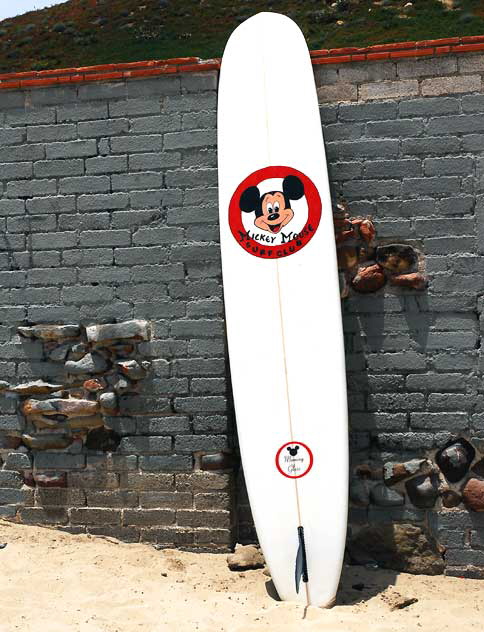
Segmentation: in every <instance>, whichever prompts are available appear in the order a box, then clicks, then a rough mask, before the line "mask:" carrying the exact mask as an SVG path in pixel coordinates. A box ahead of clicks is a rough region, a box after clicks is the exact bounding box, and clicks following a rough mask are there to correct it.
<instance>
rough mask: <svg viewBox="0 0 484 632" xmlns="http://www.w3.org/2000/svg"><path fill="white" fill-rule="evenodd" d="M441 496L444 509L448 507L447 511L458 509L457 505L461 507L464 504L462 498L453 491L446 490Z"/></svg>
mask: <svg viewBox="0 0 484 632" xmlns="http://www.w3.org/2000/svg"><path fill="white" fill-rule="evenodd" d="M440 496H441V498H442V504H443V505H444V507H447V509H451V508H452V507H457V505H460V503H461V502H462V496H461V495H460V494H459V493H458V492H456V491H454V490H453V489H444V490H443V491H441V492H440Z"/></svg>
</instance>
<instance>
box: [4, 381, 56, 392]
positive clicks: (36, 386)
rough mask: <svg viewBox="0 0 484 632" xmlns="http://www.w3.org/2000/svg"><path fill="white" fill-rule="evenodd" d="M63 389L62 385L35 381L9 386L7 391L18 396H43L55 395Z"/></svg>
mask: <svg viewBox="0 0 484 632" xmlns="http://www.w3.org/2000/svg"><path fill="white" fill-rule="evenodd" d="M63 388H64V385H63V384H50V383H49V382H44V380H35V381H34V382H25V383H24V384H18V385H17V386H11V387H10V388H9V389H8V390H9V391H10V392H11V393H17V394H18V395H43V394H46V393H55V392H56V391H59V390H61V389H63Z"/></svg>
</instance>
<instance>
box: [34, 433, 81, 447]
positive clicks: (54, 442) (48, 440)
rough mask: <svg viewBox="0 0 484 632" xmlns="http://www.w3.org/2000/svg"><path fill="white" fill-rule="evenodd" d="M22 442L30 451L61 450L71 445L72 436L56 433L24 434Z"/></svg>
mask: <svg viewBox="0 0 484 632" xmlns="http://www.w3.org/2000/svg"><path fill="white" fill-rule="evenodd" d="M22 441H23V443H24V444H25V445H26V446H27V447H29V448H30V449H31V450H62V449H64V448H67V447H69V446H70V445H71V443H72V436H70V435H68V434H65V433H56V432H48V433H39V434H24V435H22Z"/></svg>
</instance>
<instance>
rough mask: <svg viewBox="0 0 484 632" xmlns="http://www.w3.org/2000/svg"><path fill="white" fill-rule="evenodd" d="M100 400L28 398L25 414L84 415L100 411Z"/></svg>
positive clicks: (24, 406) (24, 408) (25, 404)
mask: <svg viewBox="0 0 484 632" xmlns="http://www.w3.org/2000/svg"><path fill="white" fill-rule="evenodd" d="M98 410H99V404H98V402H95V401H91V400H90V399H77V398H70V399H44V400H36V399H27V400H26V401H25V402H24V405H23V412H24V414H25V415H31V414H41V415H43V416H50V415H58V414H60V415H63V416H67V417H83V416H88V415H92V414H93V413H96V412H98Z"/></svg>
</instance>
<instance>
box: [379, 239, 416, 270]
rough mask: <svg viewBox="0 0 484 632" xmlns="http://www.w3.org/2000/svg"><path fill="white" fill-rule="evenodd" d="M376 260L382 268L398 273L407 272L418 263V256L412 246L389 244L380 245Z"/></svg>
mask: <svg viewBox="0 0 484 632" xmlns="http://www.w3.org/2000/svg"><path fill="white" fill-rule="evenodd" d="M376 260H377V263H379V264H380V265H381V266H382V268H385V269H386V270H389V271H390V272H394V273H396V274H399V273H402V272H407V271H408V270H410V269H411V268H412V267H413V266H415V265H416V263H417V260H418V257H417V253H416V251H415V249H414V248H412V246H407V245H404V244H388V245H387V246H378V248H377V249H376Z"/></svg>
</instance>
